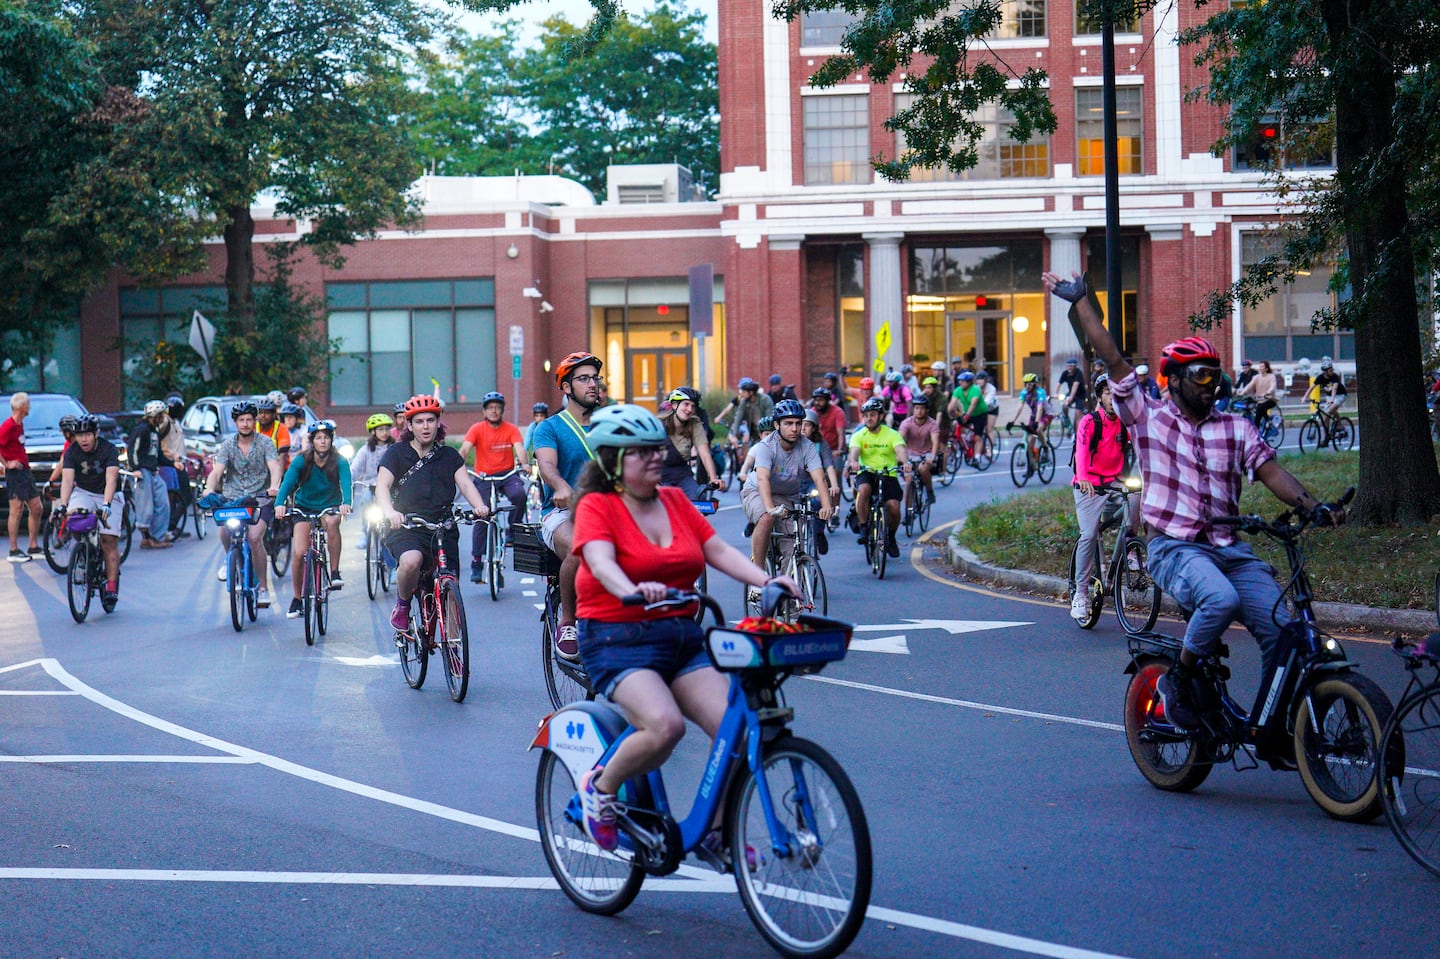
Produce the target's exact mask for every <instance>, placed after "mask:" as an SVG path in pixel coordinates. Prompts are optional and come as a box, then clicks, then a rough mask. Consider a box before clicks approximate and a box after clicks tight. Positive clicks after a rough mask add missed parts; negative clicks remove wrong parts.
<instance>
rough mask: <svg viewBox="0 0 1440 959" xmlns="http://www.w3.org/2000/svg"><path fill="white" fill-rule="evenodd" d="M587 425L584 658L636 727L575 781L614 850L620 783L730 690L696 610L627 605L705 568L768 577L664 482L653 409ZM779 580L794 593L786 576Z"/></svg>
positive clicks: (578, 519) (580, 547)
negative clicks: (631, 598) (707, 645)
mask: <svg viewBox="0 0 1440 959" xmlns="http://www.w3.org/2000/svg"><path fill="white" fill-rule="evenodd" d="M790 402H793V401H790ZM795 405H796V406H799V404H798V403H796V404H795ZM590 422H591V428H590V433H589V436H588V440H589V444H590V446H591V448H593V449H594V454H595V459H594V461H593V462H592V463H589V464H588V465H586V467H585V468H584V470H583V472H582V473H581V475H580V476H579V477H578V478H577V484H576V487H575V490H576V492H577V494H578V498H577V501H576V502H575V506H574V509H575V533H574V549H575V555H576V556H577V557H583V562H581V563H580V564H579V572H578V576H577V578H576V588H577V591H578V594H579V613H580V629H579V641H580V653H581V656H582V658H583V659H584V662H585V669H586V672H587V673H589V676H590V680H591V682H592V683H593V684H594V687H595V690H596V691H597V692H599V693H601V694H602V695H604V696H605V697H606V698H608V699H609V700H610V701H611V702H613V703H615V704H616V705H617V706H619V707H620V708H621V709H622V710H624V712H625V715H626V718H628V719H629V720H630V724H631V725H632V726H633V727H634V731H633V732H632V733H630V734H629V735H628V736H626V738H625V742H624V743H623V744H622V745H621V746H620V747H619V748H618V749H617V750H616V751H615V753H614V754H613V755H612V756H611V757H610V760H609V761H608V762H607V763H606V765H605V766H603V767H601V768H598V769H594V770H591V771H590V772H587V773H586V774H585V776H584V777H583V778H582V779H581V781H580V784H579V793H580V802H581V806H582V808H583V811H584V816H583V820H584V827H585V831H586V833H587V834H589V836H590V838H591V839H593V840H594V841H595V843H596V845H598V846H600V847H601V848H602V849H607V850H608V849H614V848H615V847H616V845H617V843H618V841H619V835H618V832H617V829H616V826H615V804H616V801H617V800H616V797H615V793H616V792H617V791H618V790H619V788H620V784H621V783H623V782H624V781H625V780H626V779H629V778H630V777H632V776H643V775H644V774H645V773H647V772H650V771H651V770H653V769H658V768H659V767H660V766H661V765H662V764H663V763H664V762H665V760H666V759H667V758H668V757H669V755H670V753H671V752H672V751H673V750H674V748H675V746H676V744H677V743H679V741H680V739H681V737H682V736H684V734H685V720H686V718H689V719H691V720H693V721H694V722H695V723H697V724H698V725H699V726H700V727H701V728H702V729H703V730H705V733H706V734H707V735H709V736H711V737H714V735H715V734H716V732H717V731H718V729H719V725H720V718H721V716H722V715H723V714H724V712H725V705H726V702H727V699H728V697H729V690H730V682H729V680H728V679H726V678H725V677H724V676H723V675H721V674H720V673H719V672H718V671H717V670H716V669H715V668H714V667H713V666H711V665H710V659H709V657H708V655H707V654H706V653H705V649H704V639H703V636H704V634H703V631H702V630H701V628H700V625H699V624H698V623H697V622H696V621H695V618H694V616H693V615H688V613H689V612H690V611H689V610H687V609H686V608H685V607H668V608H664V607H662V608H661V609H658V610H647V609H645V608H644V607H643V606H625V605H623V604H622V603H621V602H620V599H621V598H622V597H625V596H629V595H631V594H633V593H639V594H641V595H642V596H644V597H645V599H646V600H647V601H649V602H654V601H657V600H660V599H663V598H664V597H665V591H666V590H667V589H672V588H673V589H686V590H688V589H691V588H693V586H694V583H695V580H696V579H697V578H698V577H699V576H700V574H701V572H702V571H703V570H704V569H705V566H706V564H707V563H708V564H709V565H711V566H714V567H715V568H716V569H718V570H719V571H720V572H722V573H725V574H727V575H729V576H732V577H734V578H735V579H738V580H740V581H741V582H743V583H746V584H749V585H750V586H757V587H758V586H763V585H765V584H766V583H767V582H770V580H767V579H766V575H765V572H764V570H762V569H760V568H759V567H757V566H756V565H755V564H753V563H750V562H748V561H747V560H746V559H745V557H744V556H743V555H742V554H741V553H740V551H739V550H737V549H735V548H734V547H733V546H730V545H729V544H727V543H726V542H725V541H724V540H723V539H721V538H720V537H719V536H717V535H715V530H714V529H713V528H712V527H711V526H710V524H709V523H707V522H706V521H705V518H704V517H702V516H701V515H700V514H699V513H698V512H696V510H695V508H694V507H693V506H691V505H690V502H689V501H688V500H686V498H685V493H684V492H683V491H681V490H679V489H675V488H673V487H665V486H661V485H660V472H661V467H660V463H661V459H662V457H663V455H664V448H665V445H666V437H665V427H664V426H663V425H661V423H660V421H659V420H658V419H657V418H656V416H655V415H654V414H653V413H651V412H650V411H648V410H646V409H643V408H641V407H637V406H616V407H611V408H608V409H604V410H599V411H597V412H596V413H595V414H594V416H593V417H592V418H591V420H590ZM775 582H778V583H780V584H781V585H783V586H784V587H785V588H786V589H787V590H789V591H790V593H791V594H792V595H798V593H799V590H798V589H797V588H796V586H795V584H794V583H793V582H792V581H790V580H789V579H787V578H785V577H781V578H779V579H777V580H775Z"/></svg>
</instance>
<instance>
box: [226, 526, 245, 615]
mask: <svg viewBox="0 0 1440 959" xmlns="http://www.w3.org/2000/svg"><path fill="white" fill-rule="evenodd" d="M240 535H242V536H243V535H244V534H243V533H242V534H240ZM244 575H245V564H244V563H242V562H241V560H240V551H239V550H238V549H231V550H229V551H228V554H227V556H226V558H225V586H226V590H227V591H228V592H229V593H230V625H231V626H234V627H235V632H237V633H238V632H240V631H241V630H242V629H244V628H245V584H244V582H242V580H241V577H242V576H244Z"/></svg>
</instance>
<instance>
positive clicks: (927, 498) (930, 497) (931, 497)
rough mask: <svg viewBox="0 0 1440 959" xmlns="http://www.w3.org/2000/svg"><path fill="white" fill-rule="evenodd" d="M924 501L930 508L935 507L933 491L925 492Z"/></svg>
mask: <svg viewBox="0 0 1440 959" xmlns="http://www.w3.org/2000/svg"><path fill="white" fill-rule="evenodd" d="M925 501H926V502H927V503H929V504H930V505H931V506H934V505H935V491H934V490H933V489H927V490H926V491H925Z"/></svg>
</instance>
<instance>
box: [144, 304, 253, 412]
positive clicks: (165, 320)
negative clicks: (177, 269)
mask: <svg viewBox="0 0 1440 959" xmlns="http://www.w3.org/2000/svg"><path fill="white" fill-rule="evenodd" d="M256 292H257V293H258V292H259V287H256ZM224 309H225V287H223V286H171V287H164V288H162V289H158V290H142V289H135V288H131V289H122V290H121V291H120V339H121V341H122V343H123V348H124V357H125V358H124V361H123V365H122V367H121V369H122V370H123V371H124V374H125V388H124V394H123V395H124V404H125V407H126V408H127V409H134V408H135V407H138V406H139V405H141V404H142V403H144V402H145V401H146V400H148V399H152V398H153V397H150V396H147V395H145V394H144V393H143V392H142V387H141V384H140V383H138V382H137V381H136V378H135V374H136V371H137V369H138V367H139V365H140V364H141V363H142V362H144V357H145V356H146V354H149V353H151V352H153V351H154V349H155V346H156V344H159V343H175V344H179V345H180V346H181V347H182V349H183V350H184V351H185V352H186V355H187V359H188V358H193V359H194V361H195V364H196V365H197V366H198V365H199V363H200V354H198V353H195V352H194V351H193V350H191V349H190V318H191V316H192V315H193V314H194V313H195V311H196V310H199V311H200V312H201V313H211V314H214V313H219V312H221V311H223V310H224Z"/></svg>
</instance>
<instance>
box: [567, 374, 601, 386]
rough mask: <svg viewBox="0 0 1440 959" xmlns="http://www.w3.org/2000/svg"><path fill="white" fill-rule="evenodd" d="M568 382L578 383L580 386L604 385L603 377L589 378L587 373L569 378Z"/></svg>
mask: <svg viewBox="0 0 1440 959" xmlns="http://www.w3.org/2000/svg"><path fill="white" fill-rule="evenodd" d="M570 382H571V383H579V384H580V385H581V386H586V385H588V384H590V383H594V384H595V385H596V386H603V385H604V383H605V377H603V376H591V375H590V374H589V373H580V374H578V375H576V376H572V377H570Z"/></svg>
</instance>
